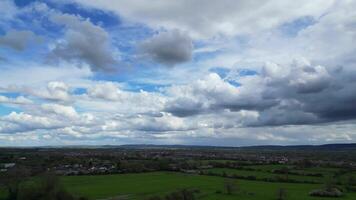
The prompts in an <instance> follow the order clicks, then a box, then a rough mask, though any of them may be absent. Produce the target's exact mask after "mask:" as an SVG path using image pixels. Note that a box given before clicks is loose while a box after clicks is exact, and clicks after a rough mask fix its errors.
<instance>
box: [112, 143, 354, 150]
mask: <svg viewBox="0 0 356 200" xmlns="http://www.w3.org/2000/svg"><path fill="white" fill-rule="evenodd" d="M113 147H116V148H128V149H162V148H164V149H222V150H223V149H226V150H228V149H235V150H271V151H273V150H282V151H283V150H319V151H320V150H324V151H327V150H329V151H330V150H331V151H348V150H356V143H348V144H323V145H287V146H282V145H261V146H243V147H224V146H223V147H222V146H195V145H151V144H134V145H120V146H106V148H113Z"/></svg>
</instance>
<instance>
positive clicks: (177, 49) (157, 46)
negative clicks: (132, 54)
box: [139, 30, 193, 66]
mask: <svg viewBox="0 0 356 200" xmlns="http://www.w3.org/2000/svg"><path fill="white" fill-rule="evenodd" d="M139 48H140V50H141V51H142V53H143V54H144V55H146V56H148V57H149V58H151V59H152V60H154V61H155V62H158V63H161V64H164V65H168V66H173V65H176V64H180V63H184V62H187V61H189V60H191V59H192V51H193V43H192V39H191V38H190V37H189V35H187V34H186V33H183V32H180V31H178V30H173V31H169V32H161V33H159V34H157V35H155V36H153V37H152V38H150V39H148V40H146V41H144V42H143V43H141V44H140V45H139Z"/></svg>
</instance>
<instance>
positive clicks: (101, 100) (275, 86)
mask: <svg viewBox="0 0 356 200" xmlns="http://www.w3.org/2000/svg"><path fill="white" fill-rule="evenodd" d="M197 7H199V10H200V11H199V12H196V9H197ZM355 7H356V4H355V3H354V2H352V1H347V0H345V1H344V0H341V1H333V0H327V1H325V0H320V1H319V0H317V1H313V2H310V1H301V2H298V3H297V2H294V1H290V2H289V3H288V4H284V3H281V2H276V1H260V2H259V1H256V2H249V1H243V0H241V1H240V0H239V1H235V0H222V1H209V3H206V2H204V3H202V2H201V0H194V1H188V0H187V1H185V0H183V1H165V0H158V1H155V2H153V3H151V4H150V5H148V4H147V2H146V1H143V0H133V1H129V2H128V1H124V0H119V1H114V0H104V1H94V0H66V1H61V2H58V1H52V0H41V1H36V0H33V1H21V0H16V1H12V0H5V1H1V2H0V14H1V16H2V18H1V19H0V146H28V145H32V146H33V145H73V144H74V145H75V144H133V143H135V144H137V143H152V144H200V145H201V144H204V145H215V144H216V143H218V144H217V145H230V146H241V145H257V144H321V143H339V142H355V140H356V133H355V125H354V124H355V119H356V107H355V105H354V103H353V102H354V101H355V100H356V96H355V93H354V92H353V91H354V90H355V89H356V88H355V87H356V84H355V82H356V71H355V69H356V64H355V62H354V61H355V60H354V59H353V55H354V52H355V51H356V49H355V47H354V45H352V44H354V43H355V42H356V41H355V38H356V37H355V36H356V27H355V26H353V24H355V23H356V21H355V19H356V17H355V14H354V12H353V10H354V8H355ZM254 10H258V12H253V11H254Z"/></svg>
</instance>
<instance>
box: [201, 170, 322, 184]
mask: <svg viewBox="0 0 356 200" xmlns="http://www.w3.org/2000/svg"><path fill="white" fill-rule="evenodd" d="M204 171H205V172H214V173H218V174H223V173H226V174H227V175H239V176H255V177H256V178H257V179H263V178H275V177H283V178H285V177H286V175H284V174H273V173H270V172H266V171H248V170H241V169H229V168H213V169H208V170H204ZM288 178H289V179H292V180H297V181H315V182H319V183H323V182H324V180H325V177H311V176H301V175H288Z"/></svg>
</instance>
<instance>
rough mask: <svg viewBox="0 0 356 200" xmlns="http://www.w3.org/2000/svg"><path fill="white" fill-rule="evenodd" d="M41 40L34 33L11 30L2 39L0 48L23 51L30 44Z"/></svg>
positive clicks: (0, 38) (0, 39)
mask: <svg viewBox="0 0 356 200" xmlns="http://www.w3.org/2000/svg"><path fill="white" fill-rule="evenodd" d="M39 40H40V38H39V37H38V36H36V35H35V34H34V33H33V32H32V31H16V30H10V31H8V32H7V33H6V34H5V35H3V36H1V37H0V46H6V47H9V48H12V49H14V50H17V51H23V50H24V49H25V48H26V46H27V45H28V44H29V43H30V42H38V41H39Z"/></svg>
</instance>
